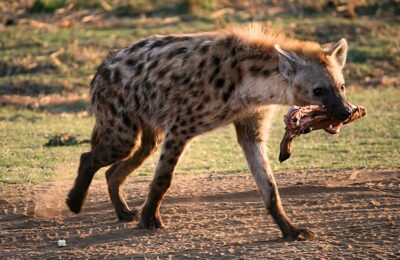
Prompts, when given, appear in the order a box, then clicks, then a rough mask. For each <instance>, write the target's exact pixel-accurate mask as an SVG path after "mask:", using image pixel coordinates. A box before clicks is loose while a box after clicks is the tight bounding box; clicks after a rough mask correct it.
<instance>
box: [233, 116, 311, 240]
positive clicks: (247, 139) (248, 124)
mask: <svg viewBox="0 0 400 260" xmlns="http://www.w3.org/2000/svg"><path fill="white" fill-rule="evenodd" d="M266 119H267V118H266V116H265V114H263V113H261V112H260V113H259V114H254V115H252V116H251V117H248V118H244V119H241V120H239V121H238V122H235V127H236V134H237V138H238V142H239V144H240V145H241V147H242V149H243V151H244V154H245V157H246V160H247V162H248V164H249V167H250V171H251V173H252V175H253V177H254V179H255V181H256V183H257V186H258V189H259V191H260V193H261V196H262V199H263V201H264V204H265V207H266V208H267V210H268V211H269V213H271V215H272V217H273V218H274V220H275V222H276V223H277V224H278V226H279V228H280V230H281V232H282V234H283V237H284V238H285V239H299V240H304V239H308V240H312V239H314V234H313V232H311V231H309V230H307V229H300V228H297V227H295V226H294V225H293V224H292V223H291V222H290V220H289V218H288V217H287V216H286V213H285V211H284V209H283V206H282V202H281V199H280V196H279V192H278V187H277V185H276V183H275V179H274V175H273V173H272V170H271V168H270V167H269V165H268V159H267V149H266V146H265V142H264V138H263V137H264V132H265V129H264V123H265V120H266Z"/></svg>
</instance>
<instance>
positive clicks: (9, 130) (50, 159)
mask: <svg viewBox="0 0 400 260" xmlns="http://www.w3.org/2000/svg"><path fill="white" fill-rule="evenodd" d="M399 96H400V89H398V88H386V89H371V90H364V89H354V90H352V91H351V92H350V93H349V99H350V101H351V102H352V103H355V104H361V105H365V106H366V107H367V109H368V116H367V117H366V118H363V119H361V120H359V121H357V122H354V123H353V124H350V125H347V126H345V127H343V128H342V131H341V133H340V134H339V135H330V134H327V133H325V132H323V131H318V132H312V133H310V134H308V135H304V136H302V137H301V138H298V139H295V141H294V143H293V146H292V151H293V155H292V157H291V158H290V159H289V160H288V161H286V162H284V163H283V164H280V163H279V162H278V155H279V142H280V139H281V137H282V135H283V133H284V126H283V123H282V116H283V114H284V113H285V111H286V109H287V108H285V107H282V108H280V109H278V111H277V113H276V114H275V117H274V119H273V120H274V121H273V122H274V123H273V126H272V129H271V138H270V139H269V141H268V147H269V149H270V150H269V157H270V163H271V165H272V167H273V169H275V170H297V169H315V168H323V169H343V168H360V167H395V168H399V167H400V162H399V160H398V158H399V156H400V125H399V124H398V122H400V104H399V102H398V97H399ZM0 115H1V117H0V154H2V157H0V182H6V183H26V182H33V183H39V182H43V181H51V180H55V179H57V180H58V179H71V178H74V176H75V174H76V169H77V167H78V161H79V155H80V154H81V153H82V152H85V151H87V150H88V149H89V146H88V145H87V144H84V145H79V146H65V147H45V146H44V144H45V143H46V142H47V141H48V139H49V138H50V137H51V136H52V135H54V134H59V133H64V132H73V133H76V134H77V135H78V136H79V137H80V138H81V139H87V138H89V137H90V131H91V128H92V126H93V118H92V117H84V118H79V117H76V116H74V115H72V116H66V117H61V116H54V115H51V114H46V113H37V112H32V111H29V110H16V109H14V108H1V109H0ZM157 157H158V153H157V154H155V155H153V156H152V157H151V158H149V159H148V160H147V161H146V163H145V164H144V165H143V166H142V167H141V168H140V169H139V170H137V171H136V173H137V174H139V175H148V174H151V173H152V172H153V170H154V167H155V164H156V162H157ZM103 171H104V170H103ZM246 171H248V170H247V166H246V163H245V161H244V158H243V155H242V153H241V151H240V148H239V146H238V145H237V143H236V137H235V133H234V129H233V127H232V126H228V127H225V128H221V129H218V130H215V131H213V132H210V133H207V134H205V135H203V136H200V137H198V138H196V139H195V140H194V141H193V142H192V143H191V145H190V146H189V148H188V149H187V151H186V153H185V154H184V156H183V158H182V160H181V162H180V164H179V166H178V169H177V173H178V174H187V173H194V174H198V173H240V172H246ZM97 176H98V178H101V177H103V174H101V173H99V174H97Z"/></svg>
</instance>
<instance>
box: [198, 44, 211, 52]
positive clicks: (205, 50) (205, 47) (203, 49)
mask: <svg viewBox="0 0 400 260" xmlns="http://www.w3.org/2000/svg"><path fill="white" fill-rule="evenodd" d="M208 49H210V45H203V46H201V47H200V53H201V54H205V53H206V52H207V51H208Z"/></svg>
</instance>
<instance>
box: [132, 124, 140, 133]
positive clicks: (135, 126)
mask: <svg viewBox="0 0 400 260" xmlns="http://www.w3.org/2000/svg"><path fill="white" fill-rule="evenodd" d="M138 130H139V128H138V126H137V125H136V124H133V125H132V131H133V132H137V131H138Z"/></svg>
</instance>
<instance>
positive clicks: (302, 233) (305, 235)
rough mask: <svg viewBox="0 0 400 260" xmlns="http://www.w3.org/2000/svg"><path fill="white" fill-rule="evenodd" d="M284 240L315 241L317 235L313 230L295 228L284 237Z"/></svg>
mask: <svg viewBox="0 0 400 260" xmlns="http://www.w3.org/2000/svg"><path fill="white" fill-rule="evenodd" d="M283 239H285V240H298V241H305V240H315V234H314V232H312V231H311V230H308V229H305V228H295V229H292V230H291V231H290V232H289V233H287V234H284V235H283Z"/></svg>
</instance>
